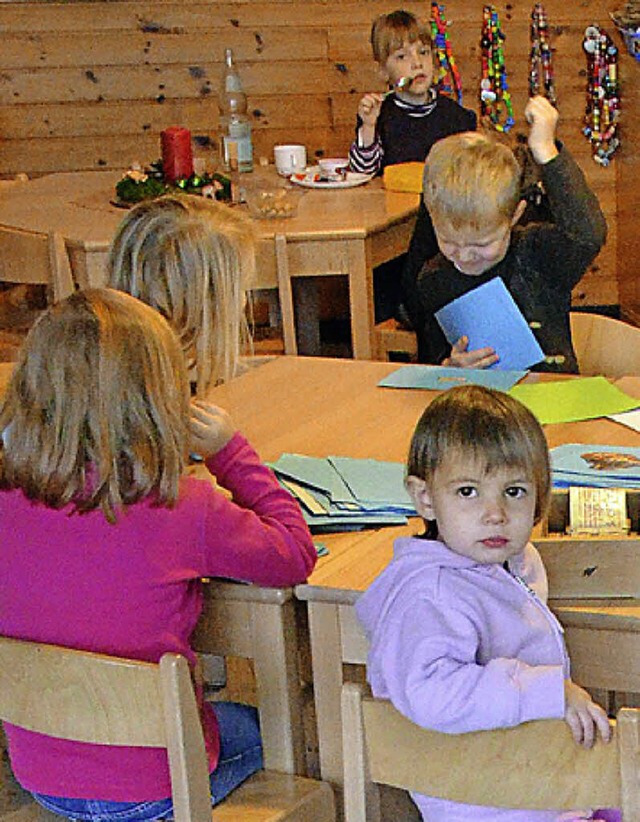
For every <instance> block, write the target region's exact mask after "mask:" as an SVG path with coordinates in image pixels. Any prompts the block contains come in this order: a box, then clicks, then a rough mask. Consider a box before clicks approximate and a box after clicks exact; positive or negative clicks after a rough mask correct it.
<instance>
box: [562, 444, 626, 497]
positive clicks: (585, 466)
mask: <svg viewBox="0 0 640 822" xmlns="http://www.w3.org/2000/svg"><path fill="white" fill-rule="evenodd" d="M551 469H552V473H553V483H554V485H563V486H565V485H591V486H594V487H596V488H638V487H640V448H634V447H625V446H622V445H606V444H605V445H591V444H581V443H565V444H564V445H559V446H557V447H556V448H553V449H551Z"/></svg>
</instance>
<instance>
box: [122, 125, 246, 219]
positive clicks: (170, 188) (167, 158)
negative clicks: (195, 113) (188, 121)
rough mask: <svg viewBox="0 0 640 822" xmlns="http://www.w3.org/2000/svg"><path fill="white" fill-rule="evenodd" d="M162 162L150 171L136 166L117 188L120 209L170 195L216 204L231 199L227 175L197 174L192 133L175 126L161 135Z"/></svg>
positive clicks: (154, 165) (158, 162) (153, 165)
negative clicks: (190, 196)
mask: <svg viewBox="0 0 640 822" xmlns="http://www.w3.org/2000/svg"><path fill="white" fill-rule="evenodd" d="M160 145H161V149H162V159H161V160H158V161H156V162H155V163H152V164H151V165H150V166H147V167H146V168H144V169H143V168H141V167H140V166H139V165H133V166H132V167H131V168H130V169H129V170H128V171H127V172H126V173H125V175H124V176H123V178H122V179H121V180H120V181H119V182H118V183H117V185H116V196H117V198H118V199H117V201H116V205H130V204H131V203H138V202H140V201H142V200H148V199H153V198H154V197H160V196H161V195H162V194H168V193H170V192H181V191H183V192H185V193H187V194H200V195H202V196H204V197H209V198H211V199H216V200H230V199H231V181H230V180H229V178H228V177H225V176H224V175H223V174H219V173H217V172H216V173H213V174H201V175H198V174H196V173H195V172H194V170H193V153H192V148H191V132H190V131H189V129H186V128H182V127H181V126H171V127H170V128H167V129H165V130H164V131H162V132H161V133H160Z"/></svg>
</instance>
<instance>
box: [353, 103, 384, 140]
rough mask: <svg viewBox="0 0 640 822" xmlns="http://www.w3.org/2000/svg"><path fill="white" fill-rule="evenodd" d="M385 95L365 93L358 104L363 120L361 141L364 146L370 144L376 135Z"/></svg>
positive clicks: (359, 114)
mask: <svg viewBox="0 0 640 822" xmlns="http://www.w3.org/2000/svg"><path fill="white" fill-rule="evenodd" d="M383 100H384V95H382V94H378V93H376V92H372V93H371V94H365V95H364V97H363V98H362V99H361V100H360V103H359V105H358V117H360V119H361V120H362V125H361V126H360V141H361V143H362V145H363V146H364V147H366V146H370V145H371V144H372V143H373V141H374V140H375V137H376V123H377V121H378V116H379V114H380V108H381V106H382V101H383Z"/></svg>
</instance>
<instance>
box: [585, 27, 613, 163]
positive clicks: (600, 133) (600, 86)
mask: <svg viewBox="0 0 640 822" xmlns="http://www.w3.org/2000/svg"><path fill="white" fill-rule="evenodd" d="M582 46H583V48H584V50H585V53H586V55H587V108H586V112H585V116H584V122H585V126H584V129H583V132H584V135H585V137H586V138H587V139H588V140H589V141H590V143H591V149H592V152H593V159H594V160H595V161H596V163H599V164H600V165H601V166H608V165H609V162H610V160H611V158H612V156H613V154H614V153H615V151H616V149H617V148H618V147H619V146H620V140H619V138H618V137H617V135H616V130H617V127H618V118H619V116H620V93H619V89H618V49H617V48H616V46H615V45H614V43H613V41H612V40H611V38H610V37H609V35H608V34H607V33H606V32H605V31H604V29H601V28H600V27H599V26H588V28H587V29H586V30H585V33H584V42H583V44H582Z"/></svg>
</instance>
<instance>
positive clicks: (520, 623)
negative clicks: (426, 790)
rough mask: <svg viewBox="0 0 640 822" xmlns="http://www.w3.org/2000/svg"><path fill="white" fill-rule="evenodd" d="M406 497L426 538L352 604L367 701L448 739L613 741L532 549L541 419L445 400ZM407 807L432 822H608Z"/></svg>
mask: <svg viewBox="0 0 640 822" xmlns="http://www.w3.org/2000/svg"><path fill="white" fill-rule="evenodd" d="M407 488H408V490H409V493H410V495H411V497H412V499H413V501H414V503H415V506H416V510H417V512H418V514H420V516H421V517H423V518H424V520H425V521H426V524H427V531H426V533H425V534H424V535H423V536H420V537H405V538H401V539H399V540H397V541H396V543H395V551H394V559H393V561H392V562H391V563H390V565H389V566H388V567H387V568H386V569H385V570H384V571H383V572H382V574H380V576H379V577H378V578H377V579H376V580H375V581H374V583H373V584H372V585H371V587H370V588H369V589H368V590H367V591H366V593H365V594H364V595H363V596H362V597H361V599H360V600H359V602H358V604H357V613H358V617H359V619H360V621H361V622H362V624H363V626H364V628H365V631H366V633H367V635H368V637H369V640H370V644H371V647H370V652H369V658H368V673H367V675H368V679H369V682H370V684H371V689H372V691H373V694H374V695H375V696H376V697H381V698H384V699H389V700H391V702H392V703H393V704H394V705H395V707H396V708H397V709H398V710H399V711H400V712H401V713H403V714H404V715H405V716H407V717H408V718H409V719H411V720H412V721H413V722H415V723H416V724H417V725H421V726H423V727H426V728H431V729H433V730H437V731H442V732H444V733H464V732H467V731H479V730H488V729H490V728H502V727H511V726H513V725H518V724H520V723H521V722H527V721H529V720H533V719H558V718H562V717H564V718H565V720H566V721H567V723H568V724H569V726H570V728H571V732H572V734H573V736H574V738H575V740H576V742H577V743H578V744H579V745H583V746H584V747H587V748H589V747H591V746H592V745H593V744H594V741H595V738H596V736H597V735H598V734H599V735H600V736H601V737H602V739H603V740H604V741H605V742H607V741H609V739H610V736H611V729H610V725H609V720H608V719H607V716H606V714H605V712H604V711H603V710H602V708H600V707H599V706H598V705H596V704H595V703H594V702H593V701H592V700H591V698H590V696H589V694H588V693H587V692H586V691H584V690H583V689H582V688H580V687H579V686H578V685H576V684H575V683H574V682H572V681H571V678H570V674H569V659H568V657H567V651H566V648H565V644H564V640H563V632H562V628H561V626H560V624H559V623H558V621H557V619H556V618H555V616H554V615H553V614H552V613H551V611H550V610H549V608H548V607H547V605H546V598H547V580H546V574H545V570H544V566H543V564H542V560H541V559H540V556H539V555H538V552H537V551H536V549H535V548H534V547H533V545H531V543H530V542H529V539H530V536H531V531H532V528H533V526H534V524H535V523H536V522H538V521H539V520H540V518H541V517H542V515H543V514H544V512H545V510H546V507H547V504H548V500H549V493H550V470H549V455H548V449H547V444H546V441H545V437H544V434H543V432H542V429H541V427H540V425H539V423H538V422H537V420H536V419H535V417H534V416H533V414H531V412H530V411H528V409H526V408H525V407H524V406H523V405H521V404H520V403H519V402H518V401H517V400H515V399H513V398H512V397H509V396H508V395H507V394H503V393H500V392H496V391H492V390H489V389H485V388H481V387H479V386H464V387H458V388H453V389H451V390H450V391H448V392H446V393H444V394H442V395H440V396H439V397H438V398H437V399H436V400H435V401H434V402H433V403H432V404H431V405H430V406H429V407H428V408H427V409H426V411H425V412H424V414H423V415H422V418H421V419H420V421H419V422H418V425H417V428H416V430H415V433H414V435H413V439H412V442H411V446H410V450H409V461H408V477H407ZM413 799H414V801H415V803H416V805H417V806H418V808H419V809H420V812H421V814H422V817H423V819H424V820H428V822H463V821H464V820H470V819H472V820H475V821H476V822H479V820H486V821H487V822H488V821H489V820H491V822H534V820H535V822H552V820H559V819H560V818H562V819H563V820H566V819H598V818H600V819H612V818H614V817H613V816H611V812H602V814H601V815H597V812H591V811H576V812H575V813H574V814H570V815H569V816H568V817H567V816H562V817H561V816H560V815H559V812H554V811H553V810H550V811H548V812H547V811H517V810H509V809H498V808H489V807H476V806H471V805H463V804H461V803H454V802H449V801H444V800H441V799H436V798H433V797H428V796H423V795H420V794H414V795H413ZM605 814H606V815H605ZM618 818H619V817H618Z"/></svg>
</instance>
